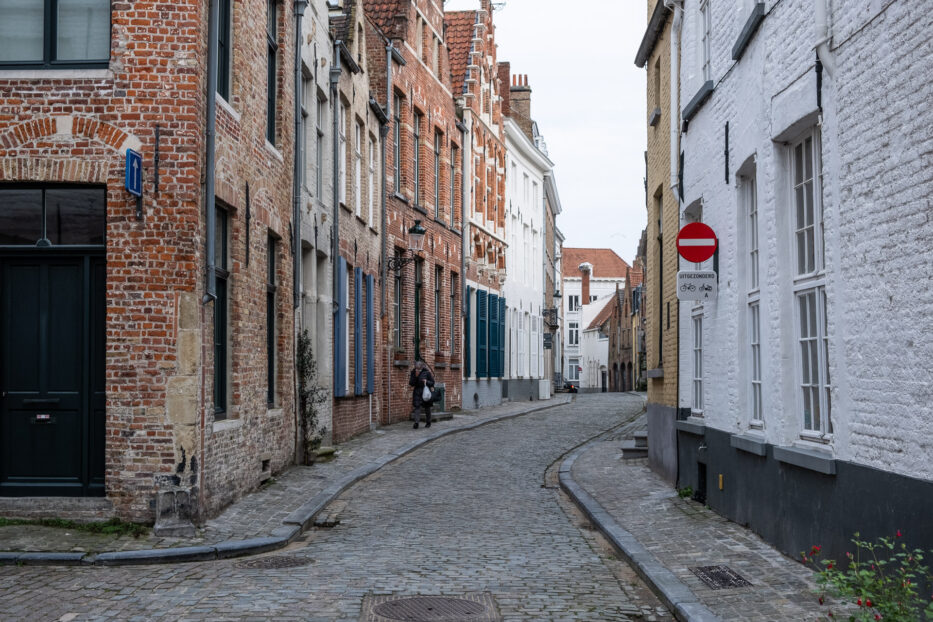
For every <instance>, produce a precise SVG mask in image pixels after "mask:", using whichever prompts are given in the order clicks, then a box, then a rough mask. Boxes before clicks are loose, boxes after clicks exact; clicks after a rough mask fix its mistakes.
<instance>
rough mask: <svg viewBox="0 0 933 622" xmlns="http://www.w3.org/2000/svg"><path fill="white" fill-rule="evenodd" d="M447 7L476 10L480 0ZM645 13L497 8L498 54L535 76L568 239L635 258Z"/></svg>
mask: <svg viewBox="0 0 933 622" xmlns="http://www.w3.org/2000/svg"><path fill="white" fill-rule="evenodd" d="M499 1H500V2H501V0H499ZM444 8H445V10H448V11H456V10H468V9H476V8H479V0H448V1H447V2H445V3H444ZM646 11H647V8H646V3H645V2H632V1H631V0H589V1H588V2H578V1H575V2H567V0H505V2H504V7H502V8H501V9H499V10H497V11H496V12H495V14H494V16H493V19H494V22H495V24H496V43H497V45H498V60H499V62H504V61H508V62H510V63H511V64H512V73H513V74H527V75H528V85H529V86H530V87H531V89H532V94H531V116H532V117H533V118H534V119H535V121H537V122H538V130H539V131H540V132H541V134H542V136H543V137H544V140H545V141H546V143H547V148H548V153H549V155H550V158H551V160H552V161H553V162H554V164H555V168H554V175H555V179H556V180H557V191H558V193H559V194H560V201H561V206H562V208H563V212H562V213H561V215H560V216H558V220H557V226H558V228H559V229H560V230H561V231H562V232H563V234H564V236H565V237H566V240H565V241H564V246H570V247H585V248H611V249H613V250H614V251H615V252H616V253H618V254H619V256H621V257H622V258H623V259H624V260H625V261H627V262H628V263H629V264H631V263H632V260H633V259H634V257H635V252H636V251H637V250H638V240H639V239H640V237H641V231H642V229H644V227H645V221H646V218H647V215H646V211H645V190H644V177H645V157H644V152H645V145H646V140H647V138H646V137H647V118H648V115H647V110H646V101H645V100H646V95H645V89H646V75H645V70H644V69H638V68H637V67H635V54H636V52H637V51H638V45H639V43H641V38H642V35H643V34H644V30H645V27H646V25H647V13H646Z"/></svg>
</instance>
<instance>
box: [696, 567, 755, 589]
mask: <svg viewBox="0 0 933 622" xmlns="http://www.w3.org/2000/svg"><path fill="white" fill-rule="evenodd" d="M690 572H692V573H693V574H695V575H696V576H698V577H699V578H700V580H701V581H703V583H705V584H706V585H708V586H709V587H711V588H712V589H714V590H724V589H729V588H735V587H750V586H751V583H749V582H748V581H746V580H745V578H744V577H742V575H740V574H739V573H737V572H736V571H734V570H733V569H732V568H729V566H697V567H696V568H691V569H690Z"/></svg>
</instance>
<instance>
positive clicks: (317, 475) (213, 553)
mask: <svg viewBox="0 0 933 622" xmlns="http://www.w3.org/2000/svg"><path fill="white" fill-rule="evenodd" d="M571 399H572V396H571V395H569V394H565V393H558V394H556V395H555V396H554V397H552V398H551V399H550V400H546V401H539V402H507V403H505V404H501V405H499V406H495V407H491V408H484V409H482V410H479V411H466V412H463V413H457V414H455V415H454V416H453V418H452V419H448V420H446V421H436V422H435V423H434V424H433V425H432V426H431V428H430V429H426V428H424V427H421V428H419V429H418V430H413V429H412V427H411V422H407V421H406V422H402V423H397V424H394V425H391V426H387V427H383V428H380V429H377V430H375V431H373V432H368V433H366V434H362V435H360V436H358V437H356V438H354V439H352V440H350V441H348V442H346V443H343V444H341V445H340V446H339V447H338V448H337V453H336V458H335V459H334V460H333V461H331V462H327V463H321V464H315V465H313V466H294V467H291V468H290V469H288V470H287V471H285V472H283V473H281V474H279V475H277V476H276V477H275V478H274V480H273V481H272V482H271V483H267V484H266V485H265V486H263V487H262V488H261V489H260V490H258V491H256V492H254V493H252V494H250V495H247V496H246V497H244V498H242V499H240V500H239V501H237V502H236V503H234V504H233V505H231V506H230V507H228V508H227V509H226V510H225V511H224V512H223V513H222V514H221V515H220V516H218V517H217V518H214V519H212V520H209V521H207V523H206V524H205V525H203V527H202V528H201V529H199V530H198V532H197V534H196V536H195V537H193V538H165V537H162V538H160V537H157V536H154V535H151V534H150V535H149V536H147V537H140V538H133V537H131V536H104V535H98V534H89V533H85V532H75V531H74V530H67V529H59V528H51V527H40V526H32V525H23V526H5V527H0V563H19V564H52V563H54V564H73V565H77V564H82V565H84V564H96V565H119V564H152V563H172V562H188V561H199V560H206V559H217V558H223V557H235V556H240V555H251V554H256V553H261V552H264V551H270V550H275V549H277V548H282V547H284V546H286V545H287V544H289V543H290V542H292V541H293V540H294V539H295V538H297V537H298V536H299V535H300V534H301V533H302V532H303V531H304V530H306V529H308V528H309V527H310V526H311V525H312V524H313V523H314V520H315V517H316V516H317V515H318V514H319V513H320V512H321V510H323V509H324V508H325V507H326V506H327V505H328V504H329V503H330V502H331V501H333V500H334V499H335V498H337V496H339V495H340V493H342V492H343V491H344V490H346V489H347V488H349V487H350V486H352V485H353V484H354V483H356V482H358V481H359V480H361V479H363V478H364V477H366V476H367V475H370V474H372V473H374V472H375V471H377V470H378V469H380V468H381V467H383V466H385V465H386V464H388V463H390V462H392V461H394V460H397V459H398V458H401V457H402V456H404V455H405V454H407V453H409V452H411V451H412V450H414V449H416V448H418V447H420V446H421V445H424V444H425V443H428V442H430V441H432V440H434V439H436V438H439V437H442V436H446V435H447V434H451V433H455V432H458V431H461V430H467V429H471V428H475V427H478V426H480V425H484V424H486V423H490V422H493V421H498V420H501V419H507V418H509V417H515V416H518V415H523V414H527V413H529V412H534V411H537V410H543V409H545V408H552V407H554V406H560V405H563V404H566V403H568V402H570V401H571Z"/></svg>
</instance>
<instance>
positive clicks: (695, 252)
mask: <svg viewBox="0 0 933 622" xmlns="http://www.w3.org/2000/svg"><path fill="white" fill-rule="evenodd" d="M718 246H719V240H718V239H716V233H715V232H714V231H713V230H712V229H711V228H710V227H709V225H705V224H703V223H701V222H692V223H689V224H687V225H684V227H683V228H682V229H681V230H680V233H678V234H677V252H678V253H680V256H681V257H683V258H684V259H686V260H687V261H689V262H691V263H702V262H704V261H706V260H707V259H709V258H710V257H712V256H713V254H715V252H716V248H717V247H718ZM718 293H719V276H718V275H717V274H716V272H714V271H713V270H681V271H679V272H678V273H677V299H678V300H694V301H699V302H704V301H707V300H715V299H716V296H717V294H718Z"/></svg>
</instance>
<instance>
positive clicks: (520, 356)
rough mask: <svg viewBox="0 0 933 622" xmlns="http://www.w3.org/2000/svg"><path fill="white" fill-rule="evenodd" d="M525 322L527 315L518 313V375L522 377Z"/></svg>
mask: <svg viewBox="0 0 933 622" xmlns="http://www.w3.org/2000/svg"><path fill="white" fill-rule="evenodd" d="M526 320H527V314H524V313H519V314H518V375H519V376H520V377H524V375H525V340H526V337H525V323H526Z"/></svg>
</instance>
